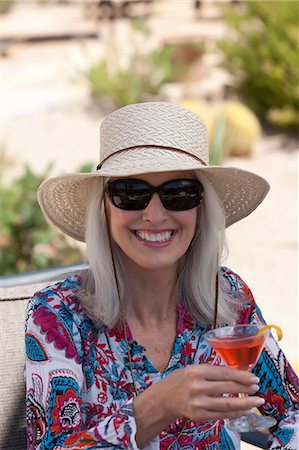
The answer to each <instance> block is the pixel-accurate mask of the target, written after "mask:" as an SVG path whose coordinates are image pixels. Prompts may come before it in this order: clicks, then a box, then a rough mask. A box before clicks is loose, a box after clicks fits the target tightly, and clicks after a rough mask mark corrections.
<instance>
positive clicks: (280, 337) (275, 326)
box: [257, 325, 282, 341]
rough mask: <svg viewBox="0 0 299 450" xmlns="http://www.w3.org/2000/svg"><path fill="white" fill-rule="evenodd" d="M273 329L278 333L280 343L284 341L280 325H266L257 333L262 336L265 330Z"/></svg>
mask: <svg viewBox="0 0 299 450" xmlns="http://www.w3.org/2000/svg"><path fill="white" fill-rule="evenodd" d="M271 328H274V330H275V331H276V333H277V339H278V340H279V341H280V340H281V339H282V329H281V328H280V327H279V326H278V325H265V326H263V327H262V328H261V329H260V330H259V331H258V332H257V334H261V333H263V332H264V331H265V330H270V329H271Z"/></svg>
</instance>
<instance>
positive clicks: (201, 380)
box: [159, 364, 263, 421]
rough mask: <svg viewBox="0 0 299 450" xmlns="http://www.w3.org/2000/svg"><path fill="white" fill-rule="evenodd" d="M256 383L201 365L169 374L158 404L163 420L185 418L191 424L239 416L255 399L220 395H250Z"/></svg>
mask: <svg viewBox="0 0 299 450" xmlns="http://www.w3.org/2000/svg"><path fill="white" fill-rule="evenodd" d="M258 382H259V379H258V378H257V377H255V375H253V374H251V373H249V372H245V371H242V370H237V369H231V368H229V367H224V366H210V365H209V364H201V365H198V366H195V365H194V366H188V367H186V368H184V369H178V370H175V371H173V372H172V373H171V374H170V375H169V376H167V377H166V378H164V380H162V381H161V383H160V386H159V388H161V390H162V392H161V396H162V398H161V401H162V404H163V405H164V410H165V413H166V415H167V416H169V417H171V418H172V419H173V420H175V419H176V418H177V417H181V416H183V417H188V418H190V419H192V420H194V421H205V420H217V419H221V418H228V417H239V416H242V415H244V414H246V413H248V411H249V410H250V409H251V408H252V407H255V406H261V405H262V404H263V400H262V399H261V398H259V397H245V398H238V397H223V394H238V393H244V394H254V393H255V392H257V391H258V389H259V386H258V384H257V383H258Z"/></svg>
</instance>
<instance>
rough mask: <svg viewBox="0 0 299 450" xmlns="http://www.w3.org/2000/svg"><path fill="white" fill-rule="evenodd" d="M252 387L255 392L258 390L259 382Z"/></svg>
mask: <svg viewBox="0 0 299 450" xmlns="http://www.w3.org/2000/svg"><path fill="white" fill-rule="evenodd" d="M251 387H252V390H253V392H257V391H258V390H259V388H260V387H259V385H258V384H252V386H251Z"/></svg>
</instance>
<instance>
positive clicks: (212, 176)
mask: <svg viewBox="0 0 299 450" xmlns="http://www.w3.org/2000/svg"><path fill="white" fill-rule="evenodd" d="M177 170H194V171H199V172H201V173H202V174H203V175H204V176H205V177H206V178H207V179H208V181H209V182H210V183H211V184H212V186H213V188H214V190H215V191H216V193H217V194H218V197H219V198H220V200H221V202H222V204H223V207H224V210H225V216H226V226H227V227H228V226H229V225H232V224H233V223H235V222H237V221H238V220H241V219H243V218H244V217H246V216H247V215H248V214H250V213H251V212H252V211H253V210H254V209H255V208H256V207H257V206H258V205H259V204H260V203H261V202H262V200H263V199H264V197H265V196H266V194H267V192H268V190H269V184H268V183H267V181H266V180H265V179H264V178H262V177H260V176H258V175H255V174H253V173H251V172H247V171H244V170H240V169H237V168H231V167H219V166H209V151H208V139H207V130H206V127H205V124H204V122H203V121H202V120H201V119H200V118H199V117H198V116H197V115H196V114H194V113H193V112H191V111H189V110H187V109H185V108H182V107H180V106H178V105H174V104H172V103H166V102H147V103H137V104H133V105H128V106H125V107H123V108H120V109H118V110H116V111H114V112H113V113H111V114H109V115H108V116H107V117H106V119H105V120H104V121H103V122H102V125H101V129H100V159H99V165H98V167H97V170H95V171H94V172H91V173H76V174H70V175H63V176H59V177H56V178H50V179H47V180H45V181H44V182H43V183H42V184H41V186H40V187H39V189H38V201H39V204H40V207H41V209H42V211H43V213H44V214H45V216H46V218H47V219H48V220H49V221H50V222H51V223H53V224H54V225H56V227H58V228H59V229H60V230H61V231H63V232H64V233H66V234H68V235H69V236H71V237H73V238H75V239H77V240H79V241H84V240H85V220H86V209H87V206H88V202H89V198H90V194H91V192H92V188H93V185H94V182H95V180H96V179H97V178H98V177H127V176H132V175H133V176H134V175H137V174H143V173H152V172H164V171H177Z"/></svg>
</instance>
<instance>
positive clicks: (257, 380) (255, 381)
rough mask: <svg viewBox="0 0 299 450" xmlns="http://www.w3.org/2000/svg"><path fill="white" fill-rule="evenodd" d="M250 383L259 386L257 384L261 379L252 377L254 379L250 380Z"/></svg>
mask: <svg viewBox="0 0 299 450" xmlns="http://www.w3.org/2000/svg"><path fill="white" fill-rule="evenodd" d="M250 381H251V383H253V384H257V383H259V382H260V379H259V378H258V377H256V376H252V377H251V378H250Z"/></svg>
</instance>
